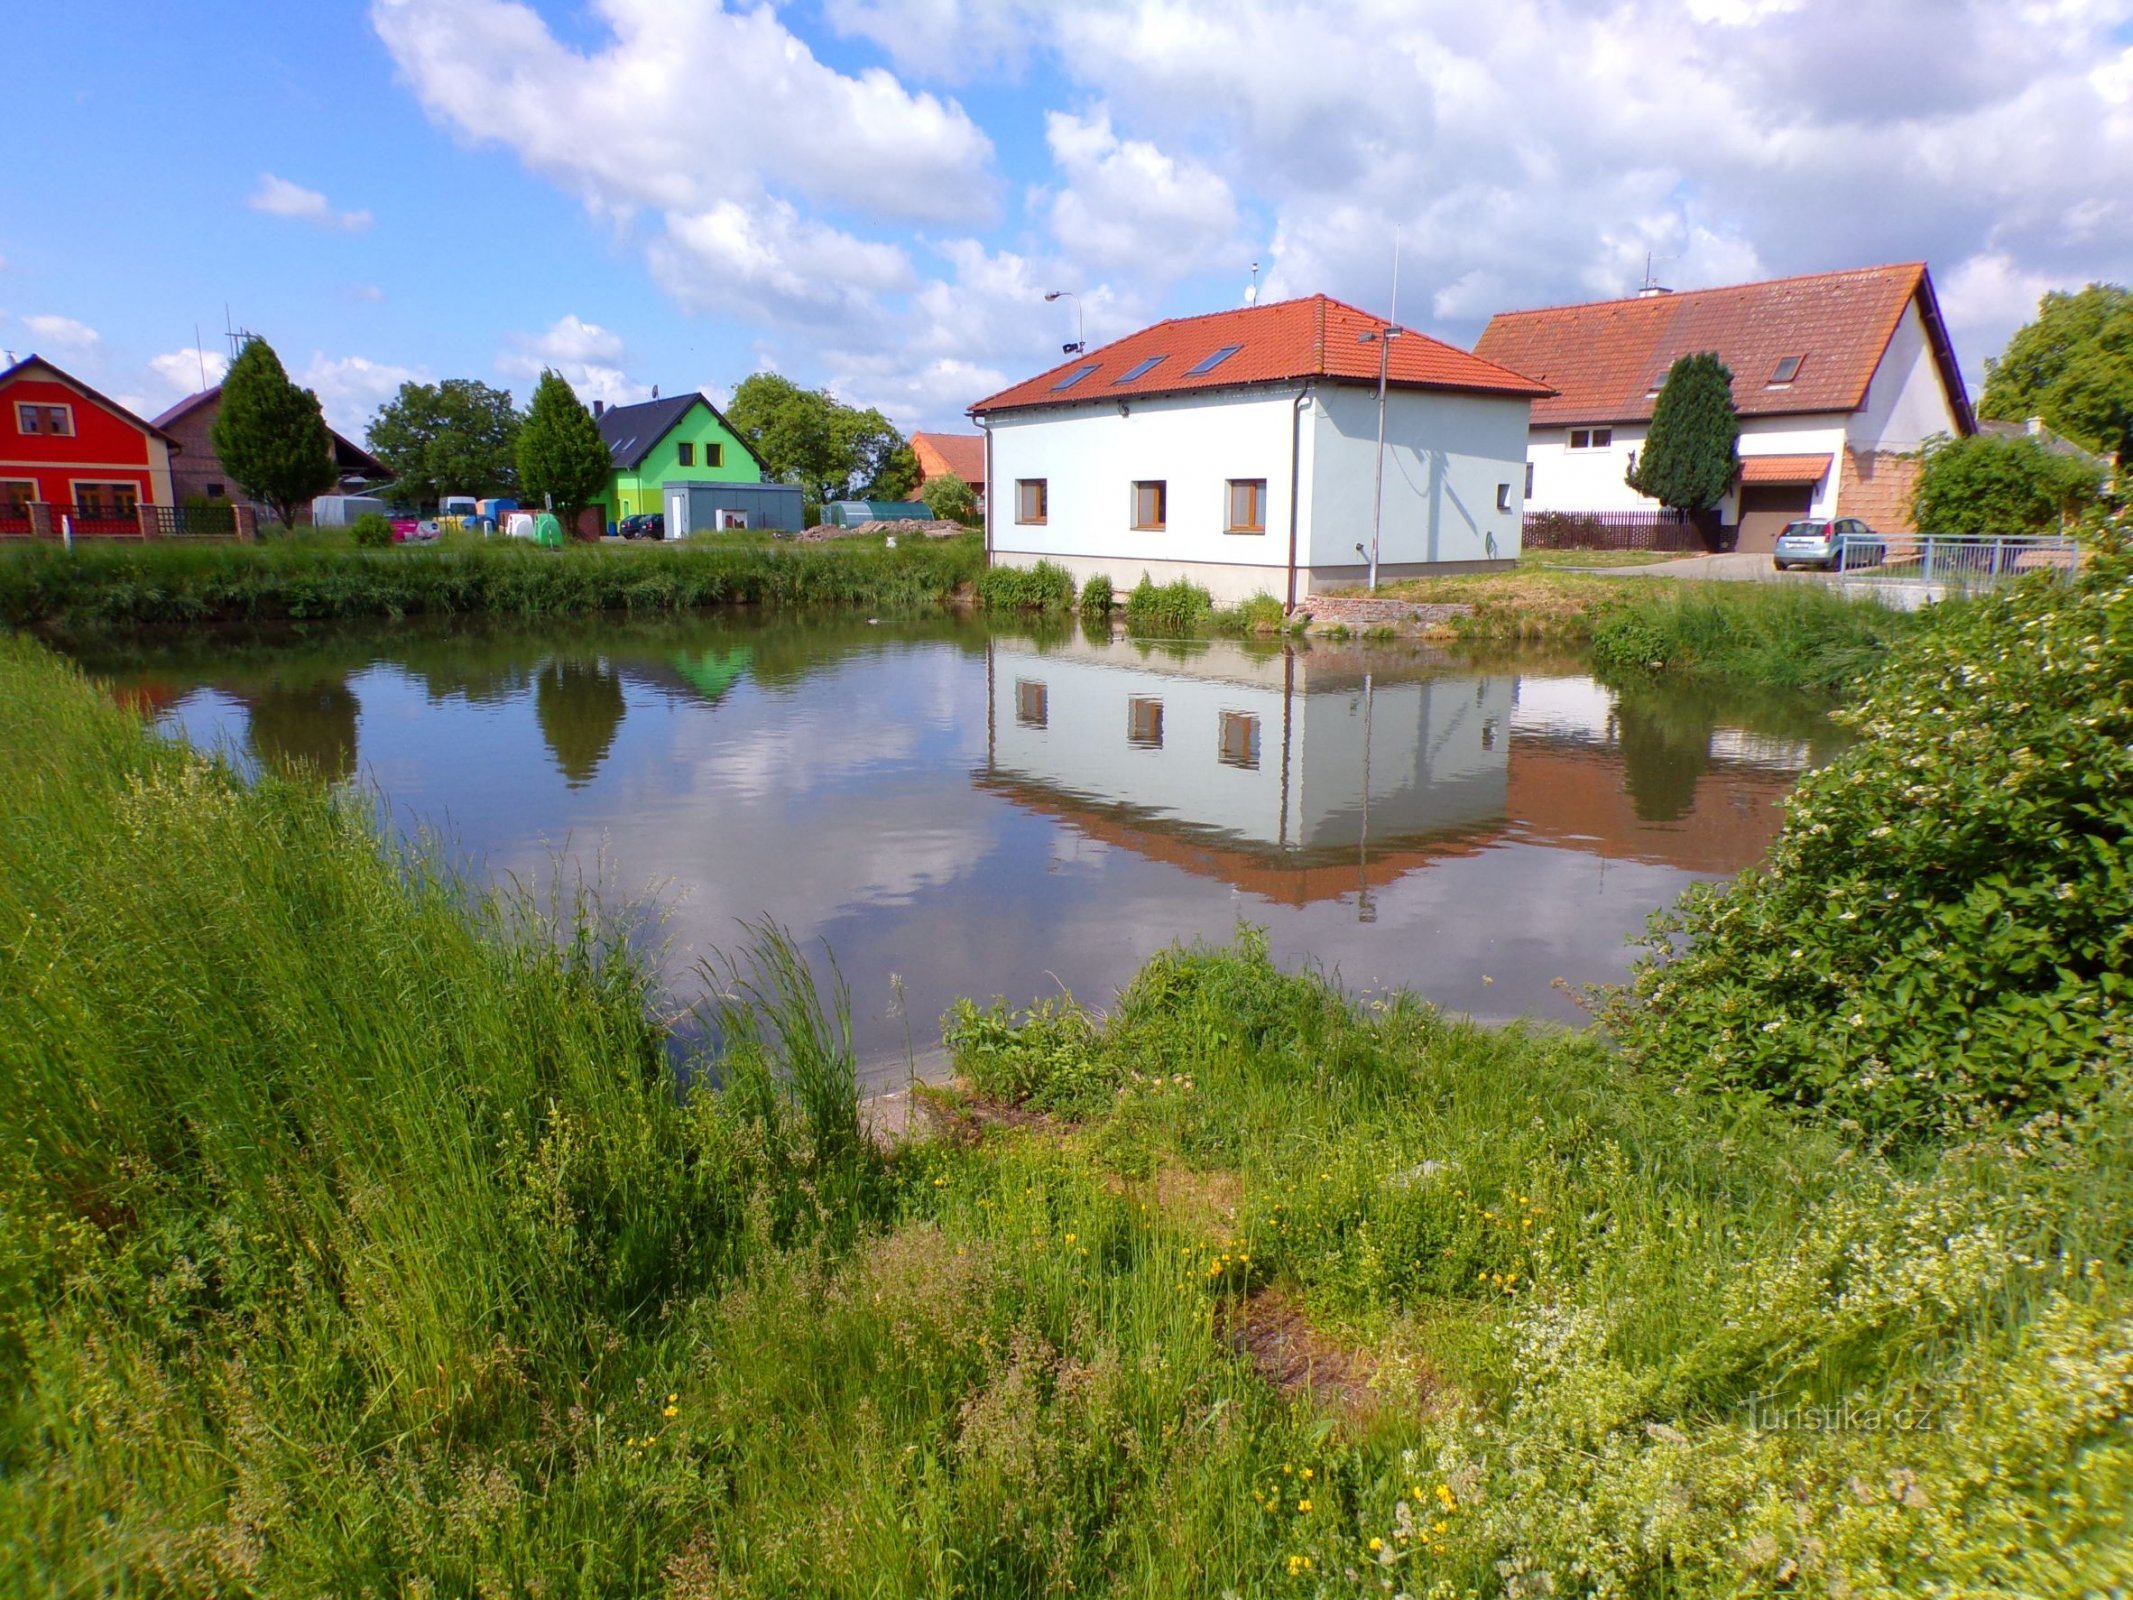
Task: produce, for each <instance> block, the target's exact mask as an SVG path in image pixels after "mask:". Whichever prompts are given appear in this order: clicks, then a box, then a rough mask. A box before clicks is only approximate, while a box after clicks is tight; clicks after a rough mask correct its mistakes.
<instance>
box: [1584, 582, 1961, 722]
mask: <svg viewBox="0 0 2133 1600" xmlns="http://www.w3.org/2000/svg"><path fill="white" fill-rule="evenodd" d="M1957 603H1958V604H1959V603H1960V602H1957ZM1920 620H1921V619H1920V618H1919V616H1918V615H1917V614H1916V613H1912V612H1903V611H1893V610H1891V609H1889V608H1888V607H1887V606H1883V605H1879V604H1877V603H1875V602H1873V601H1871V600H1861V599H1848V598H1846V597H1845V596H1844V595H1842V594H1840V593H1837V592H1836V591H1834V590H1831V589H1827V588H1824V587H1822V586H1821V585H1820V584H1806V583H1674V582H1660V581H1657V580H1653V581H1649V582H1640V583H1638V584H1637V585H1636V586H1635V587H1634V588H1632V587H1629V586H1628V582H1627V580H1624V581H1622V582H1620V583H1619V584H1618V592H1617V593H1615V594H1612V595H1609V596H1607V597H1606V601H1605V603H1603V604H1602V605H1601V606H1600V607H1599V609H1598V610H1597V611H1596V612H1595V614H1594V616H1593V619H1592V623H1591V632H1592V654H1593V662H1594V664H1595V665H1596V666H1597V667H1598V668H1599V669H1600V670H1601V671H1602V672H1604V673H1608V674H1610V675H1612V676H1615V677H1618V678H1619V677H1621V676H1623V675H1625V674H1630V675H1633V674H1635V673H1638V672H1648V671H1671V672H1679V673H1687V674H1692V675H1695V676H1700V677H1714V678H1734V679H1738V680H1742V681H1746V682H1754V683H1759V684H1763V685H1766V686H1768V687H1770V688H1774V689H1792V690H1805V691H1809V692H1815V693H1825V694H1826V693H1835V692H1837V691H1839V690H1842V689H1844V688H1846V687H1847V686H1848V685H1851V684H1854V683H1856V682H1858V681H1859V680H1860V679H1861V678H1863V677H1864V676H1865V675H1866V674H1867V673H1869V672H1871V671H1872V670H1873V669H1874V668H1875V667H1877V666H1879V665H1880V663H1881V660H1882V658H1883V657H1884V656H1886V655H1887V653H1888V651H1889V649H1890V647H1891V646H1892V645H1893V644H1894V643H1896V642H1897V641H1898V640H1900V639H1904V638H1907V637H1909V636H1910V635H1911V634H1912V633H1914V632H1916V631H1917V629H1918V627H1919V623H1920Z"/></svg>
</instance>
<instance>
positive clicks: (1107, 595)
mask: <svg viewBox="0 0 2133 1600" xmlns="http://www.w3.org/2000/svg"><path fill="white" fill-rule="evenodd" d="M1115 592H1116V591H1115V590H1113V589H1112V587H1111V576H1110V574H1109V573H1105V572H1092V573H1090V574H1089V581H1088V582H1087V583H1085V584H1083V585H1082V586H1081V614H1082V615H1083V616H1085V617H1108V616H1109V615H1110V614H1111V597H1112V595H1113V594H1114V593H1115Z"/></svg>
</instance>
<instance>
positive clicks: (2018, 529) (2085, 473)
mask: <svg viewBox="0 0 2133 1600" xmlns="http://www.w3.org/2000/svg"><path fill="white" fill-rule="evenodd" d="M2102 481H2103V473H2102V470H2101V469H2100V468H2099V467H2097V466H2096V465H2094V464H2093V463H2091V462H2087V461H2083V460H2081V459H2080V458H2078V457H2075V456H2063V455H2059V454H2058V453H2056V452H2055V451H2051V450H2047V449H2045V448H2044V446H2043V445H2042V444H2041V443H2039V442H2038V441H2037V440H2035V439H2031V438H2027V437H2025V438H2020V439H2002V438H1995V437H1993V436H1992V435H1990V434H1978V435H1976V436H1974V437H1972V438H1968V439H1950V438H1948V437H1946V436H1945V435H1943V436H1941V437H1938V438H1934V439H1929V440H1928V441H1927V442H1926V447H1925V449H1924V450H1923V451H1921V452H1920V464H1919V469H1918V485H1917V487H1916V488H1915V489H1914V490H1913V491H1912V496H1911V515H1912V517H1913V519H1914V520H1915V521H1916V522H1917V525H1918V526H1919V528H1921V529H1922V530H1923V531H1925V532H1927V533H1986V534H1990V533H2056V532H2057V531H2058V530H2059V527H2060V525H2061V523H2062V522H2063V521H2064V520H2065V519H2066V518H2068V517H2072V516H2078V515H2079V514H2080V513H2081V512H2082V511H2083V510H2084V509H2085V508H2086V507H2088V506H2089V505H2091V504H2093V503H2094V501H2095V499H2096V494H2097V491H2098V489H2099V488H2100V487H2101V486H2102Z"/></svg>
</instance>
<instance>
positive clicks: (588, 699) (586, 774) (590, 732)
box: [533, 657, 622, 789]
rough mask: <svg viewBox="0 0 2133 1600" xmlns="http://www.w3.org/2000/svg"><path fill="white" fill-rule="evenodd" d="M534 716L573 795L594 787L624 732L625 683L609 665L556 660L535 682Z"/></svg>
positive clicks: (595, 662)
mask: <svg viewBox="0 0 2133 1600" xmlns="http://www.w3.org/2000/svg"><path fill="white" fill-rule="evenodd" d="M533 714H534V715H535V717H537V718H538V719H539V720H540V724H541V736H542V737H543V738H545V739H546V740H547V741H548V748H549V749H550V750H551V751H553V752H554V753H555V764H556V765H557V766H559V767H561V768H562V769H563V776H564V777H565V778H567V779H569V780H570V786H571V787H572V788H573V789H576V788H580V787H582V786H583V785H585V784H588V783H590V782H592V778H593V774H594V773H595V772H597V771H598V770H599V767H600V763H601V762H602V761H604V760H606V759H607V752H608V751H609V750H610V749H611V748H613V746H614V743H615V730H616V729H617V728H619V727H621V726H622V680H621V679H620V678H619V677H617V676H616V675H615V674H614V673H613V672H612V671H610V670H609V669H608V666H607V664H606V663H605V662H603V661H599V660H592V659H585V658H567V657H558V658H556V659H553V660H550V661H549V663H548V664H547V665H546V666H544V667H542V668H541V675H540V677H539V678H538V679H536V680H535V682H534V690H533Z"/></svg>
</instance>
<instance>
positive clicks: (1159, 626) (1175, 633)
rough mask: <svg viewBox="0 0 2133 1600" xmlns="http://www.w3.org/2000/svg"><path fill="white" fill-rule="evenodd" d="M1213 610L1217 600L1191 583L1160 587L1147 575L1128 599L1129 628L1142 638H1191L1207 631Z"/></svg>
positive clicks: (1179, 580)
mask: <svg viewBox="0 0 2133 1600" xmlns="http://www.w3.org/2000/svg"><path fill="white" fill-rule="evenodd" d="M1214 608H1215V602H1214V597H1213V596H1212V595H1210V594H1209V593H1208V592H1207V591H1206V590H1205V589H1203V588H1201V587H1200V586H1199V585H1198V584H1196V583H1194V582H1193V581H1192V580H1191V579H1189V578H1176V579H1173V580H1172V581H1171V582H1169V583H1166V584H1163V585H1161V586H1158V585H1157V584H1156V582H1155V580H1154V579H1153V578H1150V577H1149V576H1148V574H1147V573H1145V572H1144V573H1142V574H1141V581H1140V582H1139V583H1137V584H1135V585H1134V586H1133V592H1132V593H1130V594H1129V595H1127V596H1126V627H1127V629H1128V631H1130V632H1132V633H1137V634H1140V635H1142V636H1143V637H1153V638H1171V639H1183V638H1190V637H1192V636H1193V635H1194V634H1197V633H1200V632H1202V631H1203V630H1204V629H1205V628H1206V627H1207V623H1208V619H1209V618H1210V617H1211V616H1212V615H1213V614H1214Z"/></svg>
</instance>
